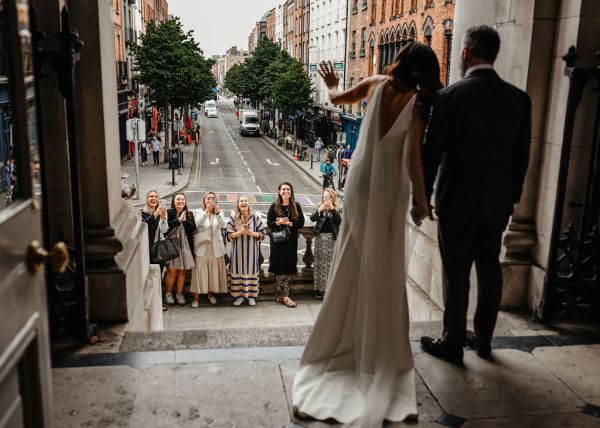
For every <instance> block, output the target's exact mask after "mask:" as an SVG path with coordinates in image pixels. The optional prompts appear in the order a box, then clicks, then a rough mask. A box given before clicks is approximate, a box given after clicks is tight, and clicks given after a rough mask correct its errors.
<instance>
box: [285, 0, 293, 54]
mask: <svg viewBox="0 0 600 428" xmlns="http://www.w3.org/2000/svg"><path fill="white" fill-rule="evenodd" d="M295 11H296V0H288V1H287V2H285V3H284V4H283V37H284V40H283V45H284V49H286V50H287V52H288V53H289V54H290V56H291V57H294V58H295V46H296V39H295V36H294V34H295V33H294V17H295Z"/></svg>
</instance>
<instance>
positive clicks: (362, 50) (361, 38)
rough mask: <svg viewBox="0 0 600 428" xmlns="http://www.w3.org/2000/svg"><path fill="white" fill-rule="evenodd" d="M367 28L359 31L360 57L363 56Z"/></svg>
mask: <svg viewBox="0 0 600 428" xmlns="http://www.w3.org/2000/svg"><path fill="white" fill-rule="evenodd" d="M366 38H367V28H366V27H364V28H363V29H362V30H361V31H360V56H364V55H365V46H366V43H367V40H366Z"/></svg>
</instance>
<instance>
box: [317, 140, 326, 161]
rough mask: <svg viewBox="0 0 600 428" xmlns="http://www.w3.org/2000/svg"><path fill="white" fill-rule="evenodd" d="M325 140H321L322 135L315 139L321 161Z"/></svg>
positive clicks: (318, 157)
mask: <svg viewBox="0 0 600 428" xmlns="http://www.w3.org/2000/svg"><path fill="white" fill-rule="evenodd" d="M323 146H324V144H323V140H321V137H319V138H317V141H315V150H316V151H317V162H321V150H323Z"/></svg>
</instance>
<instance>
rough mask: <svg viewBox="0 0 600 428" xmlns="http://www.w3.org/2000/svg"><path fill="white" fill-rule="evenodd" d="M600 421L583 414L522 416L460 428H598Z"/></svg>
mask: <svg viewBox="0 0 600 428" xmlns="http://www.w3.org/2000/svg"><path fill="white" fill-rule="evenodd" d="M599 426H600V419H597V418H594V417H592V416H588V415H584V414H583V413H566V414H558V415H539V416H522V417H517V418H498V419H478V420H470V421H467V422H466V423H465V424H464V425H463V426H462V427H461V428H520V427H523V428H527V427H540V428H598V427H599Z"/></svg>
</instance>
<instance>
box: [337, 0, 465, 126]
mask: <svg viewBox="0 0 600 428" xmlns="http://www.w3.org/2000/svg"><path fill="white" fill-rule="evenodd" d="M349 7H350V11H349V16H348V66H347V67H348V69H347V73H346V82H345V83H346V87H352V86H354V85H356V84H357V83H358V82H360V81H361V80H362V79H364V78H365V77H368V76H371V75H373V74H376V73H381V72H383V70H384V69H385V67H386V66H387V65H389V64H391V63H392V61H393V59H394V57H395V56H396V54H397V53H398V51H399V50H400V49H401V48H402V46H403V45H404V44H405V43H406V42H407V41H409V40H417V41H420V42H422V43H427V44H429V45H430V46H431V47H432V49H433V50H434V51H435V52H436V54H437V56H438V59H439V61H440V68H441V80H442V82H443V83H445V84H447V82H448V76H449V67H450V51H451V47H452V29H453V27H454V21H453V19H454V0H350V4H349ZM362 107H363V106H362V105H360V104H359V105H354V106H352V110H351V111H353V112H355V113H358V114H360V113H361V110H362Z"/></svg>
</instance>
